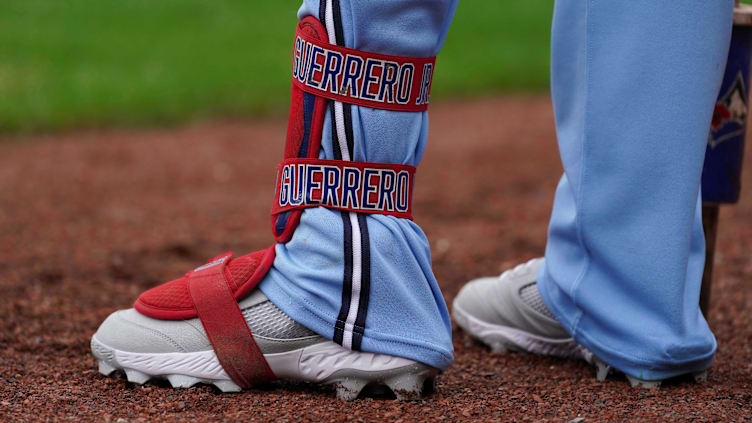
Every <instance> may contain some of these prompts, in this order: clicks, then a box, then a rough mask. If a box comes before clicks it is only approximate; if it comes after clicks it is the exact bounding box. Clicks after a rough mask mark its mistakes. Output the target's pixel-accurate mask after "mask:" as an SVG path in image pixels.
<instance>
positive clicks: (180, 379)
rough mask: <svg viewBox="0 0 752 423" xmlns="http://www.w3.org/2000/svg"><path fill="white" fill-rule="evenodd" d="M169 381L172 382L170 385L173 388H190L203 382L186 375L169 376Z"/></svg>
mask: <svg viewBox="0 0 752 423" xmlns="http://www.w3.org/2000/svg"><path fill="white" fill-rule="evenodd" d="M167 380H169V381H170V385H172V387H173V388H190V387H191V386H193V385H195V384H197V383H199V382H201V381H200V380H199V379H198V378H195V377H193V376H185V375H169V376H167Z"/></svg>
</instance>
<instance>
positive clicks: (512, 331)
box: [452, 259, 592, 362]
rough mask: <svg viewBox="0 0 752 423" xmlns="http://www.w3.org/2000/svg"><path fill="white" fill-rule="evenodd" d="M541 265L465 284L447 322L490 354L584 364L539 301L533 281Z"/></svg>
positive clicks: (579, 350) (585, 355)
mask: <svg viewBox="0 0 752 423" xmlns="http://www.w3.org/2000/svg"><path fill="white" fill-rule="evenodd" d="M542 263H543V260H542V259H534V260H531V261H529V262H527V263H525V264H521V265H519V266H517V267H515V268H514V269H511V270H507V271H506V272H504V273H502V274H501V276H499V277H495V278H494V277H489V278H480V279H476V280H473V281H471V282H469V283H468V284H467V285H465V286H464V287H463V288H462V290H461V291H460V293H459V294H457V297H456V298H455V300H454V303H453V309H452V317H453V318H454V321H455V322H457V325H458V326H459V327H461V328H462V329H463V330H465V332H467V333H468V334H470V335H471V336H472V337H474V338H477V339H478V340H480V341H481V342H483V343H484V344H486V345H488V346H489V347H491V349H492V350H493V351H494V352H506V351H508V350H512V351H524V352H529V353H533V354H542V355H552V356H556V357H562V358H576V359H584V360H586V361H588V362H590V361H591V359H592V354H590V352H589V351H588V350H587V349H585V348H584V347H582V346H581V345H579V344H578V343H577V342H575V340H574V339H572V337H571V336H570V335H569V333H567V331H566V330H564V328H563V327H561V325H560V324H559V322H557V321H556V319H554V316H553V315H552V314H551V312H549V311H548V309H547V308H546V306H545V304H543V301H542V300H541V298H540V294H539V293H538V288H537V286H536V282H535V278H536V276H537V272H538V269H540V266H541V264H542Z"/></svg>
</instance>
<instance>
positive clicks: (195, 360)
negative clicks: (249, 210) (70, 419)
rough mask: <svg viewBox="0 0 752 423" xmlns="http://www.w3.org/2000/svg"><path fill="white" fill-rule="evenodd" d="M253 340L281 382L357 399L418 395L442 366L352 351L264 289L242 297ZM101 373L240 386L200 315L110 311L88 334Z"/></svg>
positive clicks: (233, 389)
mask: <svg viewBox="0 0 752 423" xmlns="http://www.w3.org/2000/svg"><path fill="white" fill-rule="evenodd" d="M238 305H239V308H240V310H241V312H242V314H243V317H244V318H245V320H246V322H247V325H248V327H249V328H250V330H251V333H252V334H253V339H254V340H255V342H256V344H257V345H258V347H259V348H260V350H261V352H262V353H263V357H264V358H265V359H266V362H267V363H268V365H269V368H270V369H271V371H272V372H273V374H274V376H275V377H276V378H277V379H282V380H292V381H305V382H313V383H318V384H323V385H334V386H335V388H336V393H337V397H338V398H340V399H342V400H352V399H355V398H357V397H358V395H359V394H360V393H361V391H362V390H363V389H364V388H365V387H366V386H369V385H372V386H374V385H375V386H378V385H382V388H383V386H384V385H385V386H386V387H388V388H389V389H391V390H392V392H394V394H395V396H396V397H397V398H398V399H414V398H419V397H420V396H421V394H422V393H423V391H424V387H429V386H430V384H431V383H432V382H433V378H434V377H435V376H436V374H437V373H438V370H437V369H435V368H433V367H430V366H427V365H425V364H422V363H419V362H416V361H413V360H409V359H406V358H402V357H393V356H389V355H384V354H375V353H370V352H362V351H352V350H349V349H346V348H343V347H342V346H340V345H338V344H336V343H334V342H332V341H330V340H328V339H326V338H324V337H322V336H319V335H317V334H316V333H314V332H312V331H310V330H308V329H307V328H305V327H303V326H302V325H300V324H298V323H296V322H295V321H293V320H292V319H291V318H290V317H288V316H287V315H286V314H284V313H283V312H282V311H281V310H280V309H279V308H277V307H276V306H275V305H274V304H272V302H271V301H269V300H268V299H267V298H266V296H265V295H264V294H263V293H262V292H261V291H260V290H258V289H257V290H255V291H254V292H253V293H252V294H251V295H249V296H248V297H246V298H245V299H243V300H242V301H240V303H239V304H238ZM91 350H92V353H93V354H94V356H95V357H96V358H97V360H98V362H99V372H100V373H102V374H104V375H110V374H112V373H113V372H115V371H116V370H122V371H123V372H124V373H125V376H126V378H127V379H128V381H129V382H133V383H137V384H143V383H145V382H147V381H149V380H151V379H166V380H167V381H168V382H169V383H170V384H171V385H172V386H173V387H175V388H188V387H191V386H194V385H196V384H199V383H204V384H212V385H214V386H216V387H217V388H219V389H220V390H221V391H223V392H236V391H240V390H241V387H240V386H239V385H238V384H237V383H235V382H234V381H233V380H232V378H231V377H230V376H228V374H227V373H226V372H225V370H224V368H223V366H222V365H221V364H220V362H219V360H218V359H217V355H216V354H215V352H214V349H213V347H212V343H211V342H210V341H209V339H208V337H207V335H206V332H205V330H204V328H203V326H202V323H201V321H200V320H199V319H198V318H192V319H187V320H159V319H154V318H151V317H147V316H144V315H142V314H140V313H139V312H138V311H136V310H135V309H128V310H121V311H117V312H115V313H113V314H111V315H110V316H109V317H108V318H107V319H106V320H105V321H104V323H102V325H101V326H100V327H99V329H98V330H97V332H96V333H95V334H94V336H93V337H92V339H91Z"/></svg>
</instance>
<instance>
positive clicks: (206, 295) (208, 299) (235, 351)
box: [187, 253, 275, 388]
mask: <svg viewBox="0 0 752 423" xmlns="http://www.w3.org/2000/svg"><path fill="white" fill-rule="evenodd" d="M230 258H232V253H228V254H225V255H223V256H220V257H218V258H217V259H215V260H213V261H212V262H210V263H208V264H205V265H203V266H201V267H198V268H196V269H195V270H194V271H193V272H191V273H189V274H188V275H187V277H188V290H189V292H190V295H191V299H192V300H193V303H194V304H195V306H196V311H197V312H198V318H199V319H200V320H201V324H202V325H203V326H204V330H206V335H207V336H208V338H209V341H210V342H211V344H212V347H213V348H214V352H215V354H216V355H217V359H218V360H219V363H220V364H221V365H222V368H223V369H224V370H225V373H227V375H228V376H230V378H231V379H232V380H233V381H234V382H235V383H237V384H238V385H239V386H240V387H242V388H249V387H252V386H255V385H259V384H262V383H264V382H268V381H270V380H273V379H274V378H275V376H274V373H273V372H272V370H271V368H269V364H268V363H267V362H266V359H265V358H264V354H263V353H262V352H261V349H259V347H258V345H256V341H254V339H253V335H251V331H250V329H248V325H247V324H246V321H245V318H243V313H241V311H240V308H239V307H238V303H237V300H235V296H234V295H233V294H232V291H231V289H230V287H229V285H228V284H227V279H226V278H225V266H226V265H227V262H228V261H230Z"/></svg>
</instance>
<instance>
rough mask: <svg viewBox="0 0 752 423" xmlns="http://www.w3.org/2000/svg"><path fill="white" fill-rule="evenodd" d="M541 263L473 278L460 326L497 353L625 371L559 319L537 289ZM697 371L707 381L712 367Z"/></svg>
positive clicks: (641, 384)
mask: <svg viewBox="0 0 752 423" xmlns="http://www.w3.org/2000/svg"><path fill="white" fill-rule="evenodd" d="M542 265H543V259H542V258H537V259H533V260H530V261H528V262H527V263H524V264H521V265H519V266H517V267H515V268H513V269H510V270H507V271H505V272H504V273H502V274H501V276H499V277H487V278H480V279H475V280H473V281H470V282H468V283H467V284H466V285H465V286H464V287H463V288H462V289H461V290H460V292H459V294H457V297H456V298H455V300H454V303H453V305H452V306H453V307H452V317H453V319H454V321H455V322H456V323H457V326H459V327H460V328H462V329H463V330H464V331H465V332H466V333H467V334H468V335H470V336H471V337H473V338H475V339H478V340H479V341H481V342H482V343H483V344H485V345H488V346H489V348H490V349H491V351H492V352H494V353H503V352H507V351H522V352H528V353H532V354H539V355H550V356H554V357H560V358H567V359H581V360H585V361H586V362H588V363H590V364H591V365H593V366H595V369H596V378H597V380H599V381H604V380H606V379H607V378H608V376H610V375H614V374H617V373H621V372H619V371H618V370H616V369H614V368H613V367H612V366H610V365H609V364H607V363H605V362H604V361H602V360H600V359H599V358H598V357H596V356H594V355H593V353H592V352H590V351H589V350H588V349H587V348H585V347H584V346H582V345H580V344H578V343H577V342H576V341H575V340H574V339H573V338H572V337H571V336H570V335H569V333H568V332H567V331H566V330H565V329H564V328H563V327H562V326H561V324H559V322H558V321H556V319H555V317H554V315H553V314H552V313H551V311H549V310H548V308H547V307H546V305H545V304H544V303H543V299H542V298H541V296H540V292H539V291H538V286H537V282H536V278H537V275H538V270H539V269H540V267H541V266H542ZM625 376H626V378H627V380H628V381H629V384H630V385H631V386H632V387H638V388H648V389H657V388H660V386H661V383H662V380H643V379H639V378H637V377H634V376H630V375H625ZM693 376H694V379H695V381H697V382H702V381H705V380H707V371H702V372H697V373H693Z"/></svg>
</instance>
